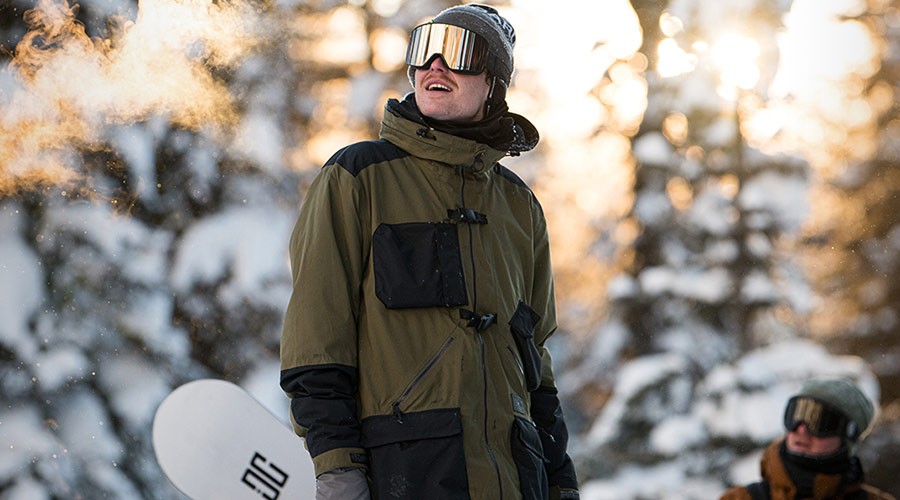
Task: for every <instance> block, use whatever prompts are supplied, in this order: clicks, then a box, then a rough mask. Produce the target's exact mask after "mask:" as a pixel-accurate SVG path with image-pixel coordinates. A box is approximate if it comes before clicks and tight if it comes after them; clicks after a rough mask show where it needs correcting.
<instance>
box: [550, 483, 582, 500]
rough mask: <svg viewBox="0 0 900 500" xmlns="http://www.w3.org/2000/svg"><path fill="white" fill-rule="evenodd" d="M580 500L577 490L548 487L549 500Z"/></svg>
mask: <svg viewBox="0 0 900 500" xmlns="http://www.w3.org/2000/svg"><path fill="white" fill-rule="evenodd" d="M580 498H581V497H580V495H579V493H578V490H573V489H569V488H560V487H559V486H551V487H550V500H579V499H580Z"/></svg>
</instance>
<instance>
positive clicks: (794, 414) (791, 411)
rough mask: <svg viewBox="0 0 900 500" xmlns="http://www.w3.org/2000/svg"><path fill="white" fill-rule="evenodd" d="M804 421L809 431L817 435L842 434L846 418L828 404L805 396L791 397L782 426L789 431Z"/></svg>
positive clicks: (845, 425) (846, 422) (845, 426)
mask: <svg viewBox="0 0 900 500" xmlns="http://www.w3.org/2000/svg"><path fill="white" fill-rule="evenodd" d="M801 423H805V424H806V427H807V429H809V433H810V434H812V435H813V436H817V437H830V436H840V435H843V434H844V432H845V429H846V428H847V424H848V421H847V419H846V418H845V417H844V416H843V415H842V414H841V413H840V412H838V411H837V410H835V409H833V408H831V407H829V406H828V405H826V404H824V403H822V402H820V401H817V400H815V399H812V398H807V397H793V398H791V399H790V401H788V405H787V408H786V409H785V412H784V426H785V428H786V429H788V430H789V431H793V430H795V429H797V426H799V425H800V424H801Z"/></svg>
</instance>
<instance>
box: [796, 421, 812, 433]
mask: <svg viewBox="0 0 900 500" xmlns="http://www.w3.org/2000/svg"><path fill="white" fill-rule="evenodd" d="M794 432H796V433H797V434H800V435H802V436H810V435H811V434H810V433H809V427H808V426H807V425H806V422H800V423H799V424H797V428H796V429H794Z"/></svg>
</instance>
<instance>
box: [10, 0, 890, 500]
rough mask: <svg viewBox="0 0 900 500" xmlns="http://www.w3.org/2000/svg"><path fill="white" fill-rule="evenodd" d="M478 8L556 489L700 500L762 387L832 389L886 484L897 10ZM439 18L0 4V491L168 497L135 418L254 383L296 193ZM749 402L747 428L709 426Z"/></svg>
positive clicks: (362, 131) (365, 131)
mask: <svg viewBox="0 0 900 500" xmlns="http://www.w3.org/2000/svg"><path fill="white" fill-rule="evenodd" d="M484 3H489V4H492V5H495V6H497V7H498V8H500V9H501V12H502V13H503V14H504V15H505V16H507V17H508V19H510V21H511V22H512V23H513V25H514V26H515V27H516V30H517V35H518V42H517V46H516V52H515V56H516V68H517V69H516V74H515V76H514V86H513V88H512V89H511V91H510V94H509V99H508V101H509V104H510V108H511V110H512V111H514V112H516V113H519V114H522V115H524V116H526V117H528V118H529V119H530V120H532V121H533V122H534V123H535V124H536V125H537V128H538V129H539V131H540V132H541V135H542V141H541V143H540V145H539V147H538V149H537V150H535V151H534V152H532V153H530V154H526V155H524V156H522V157H517V158H509V159H507V161H505V162H504V164H506V165H507V166H509V167H510V168H512V169H513V170H514V171H516V172H517V173H518V174H519V175H520V176H521V177H522V178H523V179H525V180H526V181H527V182H528V183H529V184H530V185H531V186H532V187H533V189H534V190H535V192H536V194H537V195H538V198H539V199H540V200H541V203H542V205H543V207H544V210H545V212H546V213H547V216H548V219H549V225H550V230H551V237H552V242H551V244H552V248H553V258H554V267H555V273H556V279H557V283H556V289H557V294H558V302H559V316H560V325H561V330H560V331H559V332H558V333H557V334H556V336H555V337H554V338H553V339H552V340H551V346H550V347H551V351H552V352H553V354H554V360H555V366H556V368H555V371H556V372H557V379H558V381H559V385H560V391H561V394H562V395H563V397H564V400H565V411H566V414H567V417H568V420H569V425H570V427H571V432H572V434H573V454H574V455H575V458H576V462H577V464H578V469H579V478H580V480H581V481H582V482H583V483H584V484H585V485H590V484H593V489H592V488H591V487H587V488H585V490H584V498H587V499H591V498H710V497H711V495H713V494H714V493H713V492H717V491H724V489H725V487H726V486H728V485H729V484H733V483H734V482H735V481H739V480H743V479H744V478H745V476H746V474H747V473H746V472H745V473H743V474H740V473H739V471H738V470H737V469H736V468H735V464H737V463H745V464H747V465H746V469H743V470H750V471H751V472H755V471H756V470H757V469H756V468H755V461H756V460H757V459H758V455H755V454H754V453H758V450H759V449H760V448H761V447H763V446H765V444H766V443H767V442H768V441H769V440H770V439H772V438H774V437H776V436H777V432H779V429H778V427H777V421H778V419H779V418H780V414H778V412H780V411H781V408H782V406H781V405H783V402H784V396H786V395H787V394H788V392H785V391H789V390H791V388H793V389H795V388H796V387H797V384H799V383H800V382H801V381H802V378H803V377H805V376H808V375H812V374H815V373H845V372H846V374H848V375H852V376H854V377H855V378H857V379H858V380H860V381H861V383H863V384H866V383H869V385H868V386H867V387H871V391H870V393H873V394H874V395H875V396H878V397H880V407H881V408H880V415H879V420H878V424H877V426H876V427H875V428H874V429H873V431H872V434H871V435H870V436H869V438H868V439H867V441H866V442H865V443H864V445H863V446H862V447H861V450H860V452H861V456H862V459H863V463H864V464H865V465H866V466H867V474H868V478H869V480H870V482H871V483H872V484H874V485H876V486H878V487H880V488H882V489H885V490H887V491H890V492H892V493H894V494H895V495H896V494H898V493H900V478H898V477H897V474H896V465H895V464H896V463H898V461H900V218H898V216H897V214H898V213H900V169H898V168H897V167H898V165H900V105H898V104H897V103H898V100H900V6H898V5H897V3H896V1H892V0H793V1H791V0H755V1H736V0H723V1H720V2H715V3H711V2H702V1H700V0H653V1H644V0H632V1H630V2H628V1H626V0H609V1H604V2H597V1H590V0H583V1H576V0H560V1H558V2H541V1H539V0H508V1H488V0H486V1H485V2H484ZM453 4H455V2H448V1H443V0H428V1H421V0H420V1H409V0H349V1H337V0H308V1H304V0H257V1H254V0H220V1H212V0H140V1H138V0H81V1H78V2H77V3H76V2H74V1H72V0H68V1H67V0H38V1H26V0H4V1H3V2H2V3H0V61H2V66H0V235H2V236H0V280H2V283H3V286H2V290H0V360H2V364H0V397H2V401H3V405H2V406H0V445H2V449H0V498H2V499H19V498H29V499H30V498H54V499H55V498H159V499H162V498H181V497H180V496H179V494H178V493H177V492H175V491H174V490H173V489H172V487H171V486H170V485H169V484H168V482H167V481H166V480H165V479H164V478H163V476H162V474H161V472H160V470H159V467H158V465H156V463H155V460H154V458H153V453H152V445H151V442H150V435H149V434H150V433H149V429H150V423H151V421H152V417H153V412H154V410H155V408H156V406H157V405H158V404H159V402H160V401H161V400H162V398H163V397H165V395H166V394H167V393H168V392H169V391H171V390H172V389H173V388H174V387H177V386H178V385H180V384H182V383H184V382H187V381H189V380H193V379H196V378H201V377H219V378H224V379H228V380H231V381H235V382H237V383H240V384H241V385H243V386H245V387H247V388H248V389H249V390H251V392H254V394H255V395H257V396H258V397H259V398H260V399H263V400H266V398H267V397H269V396H271V394H273V393H277V392H278V388H277V370H278V362H277V358H278V341H279V336H280V328H281V321H282V315H283V311H284V307H285V305H286V301H287V296H288V294H289V293H290V288H291V282H290V275H289V272H288V263H287V255H286V249H287V238H288V236H289V233H290V229H291V225H292V224H293V219H294V217H295V216H296V213H297V211H298V209H299V205H300V203H302V200H303V196H304V192H305V189H306V187H307V186H308V185H309V183H310V182H311V181H312V179H313V177H314V176H315V175H316V172H317V170H318V168H319V167H320V166H321V165H322V163H323V162H324V161H325V160H326V159H327V158H328V157H330V156H331V154H332V153H333V152H334V151H336V150H337V149H339V148H340V147H342V146H344V145H346V144H349V143H351V142H355V141H358V140H366V139H370V138H373V137H375V136H377V133H378V129H379V124H380V119H381V114H382V107H383V105H384V102H385V101H386V100H387V98H389V97H399V96H402V95H403V94H405V93H406V92H409V91H410V90H411V89H410V85H409V82H408V80H407V77H406V67H405V66H404V64H403V57H404V54H405V47H406V36H407V33H408V30H409V29H410V28H411V27H412V26H414V25H415V24H417V23H418V22H420V21H422V20H423V19H427V18H429V17H431V16H433V15H434V14H436V13H437V12H438V11H440V10H441V9H442V8H445V7H448V6H451V5H453ZM782 346H792V347H791V349H790V350H786V351H785V350H779V349H780V348H781V347H782ZM798 346H799V347H798ZM784 352H787V353H788V354H787V355H782V354H779V353H784ZM779 356H780V357H779ZM760 359H765V360H766V361H765V362H760V361H759V360H760ZM767 363H768V364H767ZM776 364H778V365H780V366H774V365H776ZM791 365H795V366H793V368H795V369H793V370H792V366H791ZM760 367H762V368H764V369H761V368H760ZM742 370H743V371H742ZM726 379H727V380H728V382H727V383H726V382H724V380H726ZM765 391H768V393H769V394H770V395H771V399H772V403H771V404H772V405H773V406H772V407H773V408H774V410H773V412H774V413H775V414H774V415H773V420H774V422H775V427H774V428H772V427H771V426H769V427H766V426H763V427H764V429H763V430H762V431H760V432H755V431H754V430H753V429H749V428H741V426H740V425H738V424H737V423H735V425H731V426H729V425H727V424H728V422H721V421H720V420H722V419H726V418H727V417H728V416H729V415H733V414H734V412H731V413H729V412H727V411H724V409H725V408H726V407H728V405H731V404H734V405H738V407H739V408H741V405H743V404H752V402H753V401H755V400H758V399H754V398H758V394H759V393H760V392H765ZM732 392H743V393H745V395H746V398H744V399H737V400H735V399H732V394H731V393H732ZM275 401H276V402H275V403H273V404H275V405H283V409H282V410H280V411H283V412H284V415H285V416H286V411H287V410H286V402H285V401H280V400H277V399H275ZM275 411H279V410H277V409H276V410H275ZM738 411H739V410H738ZM673 417H678V419H677V420H674V419H673ZM735 422H739V421H738V420H735ZM741 422H742V421H741ZM733 423H734V422H733ZM726 428H727V430H726ZM685 430H690V432H685ZM14 435H15V436H16V437H13V436H14ZM673 435H680V436H681V439H679V440H673V439H672V436H673ZM687 435H690V436H691V438H690V439H688V438H686V437H684V436H687ZM666 438H668V439H666ZM675 463H677V464H678V466H677V468H670V466H672V464H675ZM672 467H674V466H672ZM664 468H665V471H663V469H664ZM635 471H637V473H639V475H640V474H643V476H642V477H644V478H646V477H649V476H648V475H649V474H650V471H656V472H660V471H663V472H660V474H659V476H660V477H662V476H666V477H668V478H671V477H673V476H675V477H676V478H675V479H667V480H668V481H670V482H668V483H667V482H665V480H662V479H661V480H660V482H659V483H656V482H655V481H646V482H647V483H654V484H657V485H658V486H656V488H657V489H656V490H648V489H646V488H649V486H646V485H644V486H643V487H644V488H645V489H640V487H639V486H637V485H630V486H626V480H625V479H624V478H626V477H627V476H628V474H629V473H630V472H635ZM610 488H612V489H616V488H618V491H619V492H620V495H619V496H615V495H608V494H607V493H606V492H608V491H609V490H610Z"/></svg>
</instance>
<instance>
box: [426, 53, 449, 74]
mask: <svg viewBox="0 0 900 500" xmlns="http://www.w3.org/2000/svg"><path fill="white" fill-rule="evenodd" d="M428 69H430V70H431V71H449V70H450V68H448V67H447V63H446V62H444V57H443V56H440V55H438V56H436V57H435V58H434V59H432V60H431V64H429V65H428Z"/></svg>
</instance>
